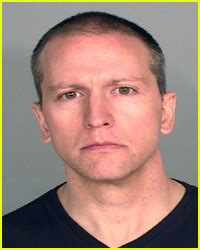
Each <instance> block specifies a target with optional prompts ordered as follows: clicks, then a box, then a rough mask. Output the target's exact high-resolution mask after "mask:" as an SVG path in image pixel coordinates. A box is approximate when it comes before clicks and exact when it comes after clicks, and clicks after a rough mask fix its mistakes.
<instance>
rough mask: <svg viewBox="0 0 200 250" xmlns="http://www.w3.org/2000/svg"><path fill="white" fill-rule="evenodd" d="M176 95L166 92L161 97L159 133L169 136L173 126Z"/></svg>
mask: <svg viewBox="0 0 200 250" xmlns="http://www.w3.org/2000/svg"><path fill="white" fill-rule="evenodd" d="M175 111H176V95H175V93H173V92H168V93H166V94H165V95H164V96H163V103H162V120H161V133H162V134H169V133H170V132H171V131H172V130H173V128H174V124H175Z"/></svg>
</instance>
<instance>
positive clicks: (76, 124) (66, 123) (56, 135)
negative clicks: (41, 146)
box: [47, 110, 80, 150]
mask: <svg viewBox="0 0 200 250" xmlns="http://www.w3.org/2000/svg"><path fill="white" fill-rule="evenodd" d="M77 117H79V116H78V115H77V114H75V113H74V112H69V111H61V110H59V111H57V112H51V113H48V115H47V123H48V128H49V131H50V136H51V140H52V144H53V145H54V146H55V147H62V145H64V146H65V147H66V150H67V149H69V148H70V147H68V145H73V144H75V143H76V141H77V140H78V137H79V135H80V132H79V131H80V119H77Z"/></svg>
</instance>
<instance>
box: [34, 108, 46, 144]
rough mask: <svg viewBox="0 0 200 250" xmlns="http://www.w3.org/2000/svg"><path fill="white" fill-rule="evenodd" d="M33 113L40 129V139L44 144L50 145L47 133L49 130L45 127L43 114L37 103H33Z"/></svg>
mask: <svg viewBox="0 0 200 250" xmlns="http://www.w3.org/2000/svg"><path fill="white" fill-rule="evenodd" d="M32 110H33V113H34V115H35V117H36V119H37V121H38V124H39V127H40V133H41V138H42V140H43V142H44V143H50V142H51V136H50V133H49V129H48V126H47V123H46V121H45V117H44V114H43V112H42V109H41V105H40V104H39V103H34V104H33V106H32Z"/></svg>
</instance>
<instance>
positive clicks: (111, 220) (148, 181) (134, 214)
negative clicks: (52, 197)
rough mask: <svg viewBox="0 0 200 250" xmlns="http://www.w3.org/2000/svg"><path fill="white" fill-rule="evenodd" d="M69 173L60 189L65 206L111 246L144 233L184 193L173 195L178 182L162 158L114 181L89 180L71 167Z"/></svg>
mask: <svg viewBox="0 0 200 250" xmlns="http://www.w3.org/2000/svg"><path fill="white" fill-rule="evenodd" d="M159 156H160V154H159ZM67 176H68V180H69V181H68V182H67V184H66V185H64V186H63V187H61V188H60V190H59V191H58V195H59V198H60V200H61V203H62V205H63V207H64V208H65V210H66V211H67V213H68V214H69V215H70V216H71V217H72V218H73V219H74V220H75V221H77V222H78V224H79V225H81V226H82V227H83V228H85V229H86V230H87V231H88V232H89V233H91V234H92V235H93V236H95V237H96V238H97V239H99V240H101V241H102V242H104V243H106V244H107V245H109V246H111V247H119V246H120V245H122V244H125V243H127V242H128V241H130V240H133V239H136V238H137V237H139V236H141V235H142V234H144V233H145V232H146V231H148V230H149V229H150V228H152V227H153V226H154V225H156V224H157V223H158V222H159V221H161V220H162V219H163V218H164V217H165V216H166V215H167V214H168V213H169V212H170V211H171V210H172V209H173V208H174V206H175V205H176V204H177V203H178V201H179V200H180V196H181V195H180V192H179V195H178V196H177V195H176V196H175V195H174V194H173V192H174V191H173V190H174V189H175V186H176V189H177V184H175V183H174V182H172V181H171V180H170V179H169V178H168V176H167V174H166V172H165V170H164V167H163V164H162V160H161V157H157V158H156V161H154V165H149V164H146V165H144V166H143V167H142V168H140V169H139V170H137V171H135V172H134V173H132V174H131V175H130V176H128V177H127V178H125V179H122V180H118V181H115V182H103V181H102V182H95V181H88V179H86V178H85V177H82V176H81V177H80V176H79V175H78V174H77V173H76V172H74V171H73V170H72V169H70V168H67ZM179 189H180V187H179ZM182 193H183V190H182ZM181 197H182V196H181ZM83 204H84V206H83ZM80 207H81V213H80ZM144 215H145V216H144ZM119 231H120V232H122V233H120V236H119ZM120 237H121V238H120Z"/></svg>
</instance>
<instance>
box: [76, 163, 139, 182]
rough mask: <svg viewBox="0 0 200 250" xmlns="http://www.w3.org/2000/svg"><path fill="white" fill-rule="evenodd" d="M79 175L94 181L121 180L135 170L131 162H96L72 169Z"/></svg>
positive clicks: (128, 176)
mask: <svg viewBox="0 0 200 250" xmlns="http://www.w3.org/2000/svg"><path fill="white" fill-rule="evenodd" d="M74 170H75V171H76V172H77V173H78V174H79V175H81V176H83V177H85V178H87V179H88V181H89V180H90V181H95V182H107V183H114V182H121V181H125V180H128V179H129V178H130V177H131V176H132V175H133V174H134V173H135V171H136V170H137V167H136V166H134V165H133V164H130V165H129V164H127V162H126V163H125V164H123V163H121V164H119V163H118V164H113V163H112V164H111V163H110V164H105V163H104V164H97V165H92V166H91V165H89V166H88V165H87V166H84V165H82V167H81V168H78V169H77V168H76V169H74Z"/></svg>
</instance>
